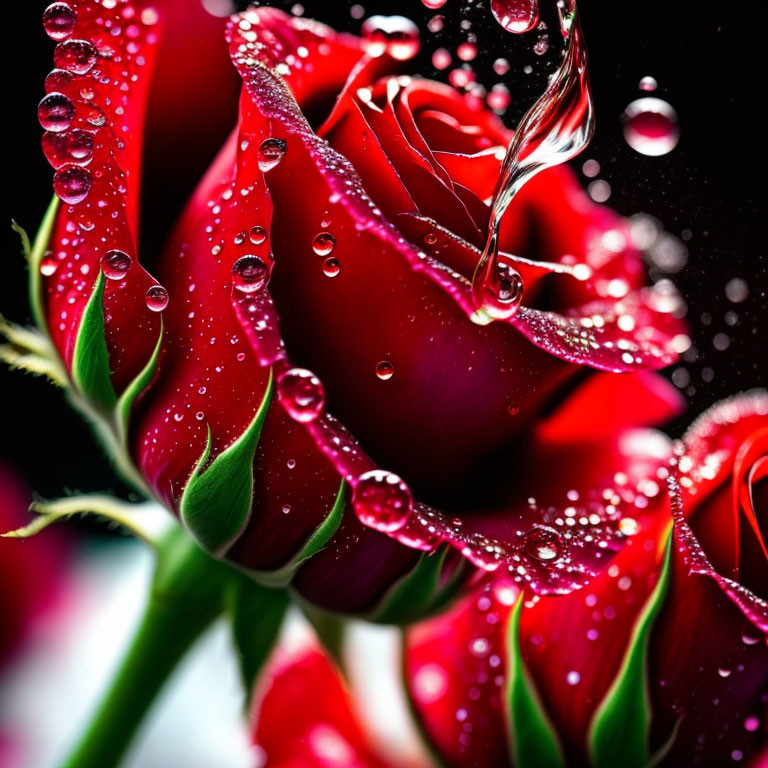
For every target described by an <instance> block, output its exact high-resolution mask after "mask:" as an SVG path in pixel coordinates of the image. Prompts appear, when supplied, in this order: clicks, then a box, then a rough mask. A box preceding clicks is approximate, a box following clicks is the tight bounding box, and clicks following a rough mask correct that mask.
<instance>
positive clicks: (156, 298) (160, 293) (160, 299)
mask: <svg viewBox="0 0 768 768" xmlns="http://www.w3.org/2000/svg"><path fill="white" fill-rule="evenodd" d="M146 302H147V307H148V308H149V309H151V310H152V311H153V312H162V311H163V310H164V309H165V308H166V307H167V306H168V291H167V290H166V289H165V288H164V287H163V286H162V285H153V286H152V287H151V288H150V289H149V290H148V291H147V295H146Z"/></svg>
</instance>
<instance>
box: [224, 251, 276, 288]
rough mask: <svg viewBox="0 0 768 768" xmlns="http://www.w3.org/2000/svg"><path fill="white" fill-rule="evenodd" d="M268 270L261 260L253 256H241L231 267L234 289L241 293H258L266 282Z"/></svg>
mask: <svg viewBox="0 0 768 768" xmlns="http://www.w3.org/2000/svg"><path fill="white" fill-rule="evenodd" d="M267 275H268V269H267V265H266V264H265V263H264V261H263V259H261V258H260V257H259V256H255V255H254V254H247V255H246V256H241V257H240V258H239V259H238V260H237V261H236V262H235V263H234V264H233V265H232V280H233V282H234V285H235V288H237V290H238V291H242V292H243V293H254V292H255V291H260V290H261V289H262V288H263V287H264V285H265V284H266V281H267Z"/></svg>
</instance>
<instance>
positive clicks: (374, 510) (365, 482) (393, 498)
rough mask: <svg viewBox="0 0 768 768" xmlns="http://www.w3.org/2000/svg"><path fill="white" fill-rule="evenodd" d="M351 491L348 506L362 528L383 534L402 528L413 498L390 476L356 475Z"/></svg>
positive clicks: (380, 472) (383, 472)
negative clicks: (372, 529)
mask: <svg viewBox="0 0 768 768" xmlns="http://www.w3.org/2000/svg"><path fill="white" fill-rule="evenodd" d="M354 487H355V490H354V495H353V497H352V505H353V506H354V509H355V513H356V514H357V516H358V518H359V519H360V521H361V522H362V523H363V524H364V525H367V526H369V527H371V528H375V529H376V530H378V531H383V532H385V533H391V532H394V531H397V530H398V529H400V528H402V527H403V526H404V525H405V523H406V521H407V519H408V515H409V514H410V511H411V506H412V504H413V498H412V496H411V491H410V489H409V488H408V486H407V485H406V484H405V482H404V481H403V480H402V479H401V478H400V477H399V476H398V475H396V474H394V472H387V471H386V470H383V469H372V470H370V471H369V472H365V473H364V474H362V475H360V477H358V478H357V482H356V483H355V486H354Z"/></svg>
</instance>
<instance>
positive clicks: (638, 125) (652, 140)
mask: <svg viewBox="0 0 768 768" xmlns="http://www.w3.org/2000/svg"><path fill="white" fill-rule="evenodd" d="M622 122H623V124H624V139H625V140H626V142H627V144H629V146H630V147H632V149H634V150H635V152H639V153H640V154H641V155H648V156H650V157H658V156H659V155H666V154H667V153H668V152H671V151H672V150H673V149H674V148H675V147H676V146H677V142H678V141H679V139H680V129H679V127H678V124H677V112H675V110H674V109H673V108H672V107H671V106H670V105H669V104H667V102H666V101H662V100H661V99H657V98H655V97H653V96H646V97H644V98H642V99H636V100H635V101H633V102H632V103H631V104H630V105H629V106H628V107H627V108H626V109H625V110H624V114H623V115H622Z"/></svg>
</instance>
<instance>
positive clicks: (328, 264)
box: [323, 256, 341, 277]
mask: <svg viewBox="0 0 768 768" xmlns="http://www.w3.org/2000/svg"><path fill="white" fill-rule="evenodd" d="M339 272H341V264H340V263H339V260H338V259H335V258H333V256H329V257H328V258H327V259H326V260H325V261H324V262H323V274H324V275H325V276H326V277H336V275H338V274H339Z"/></svg>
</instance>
